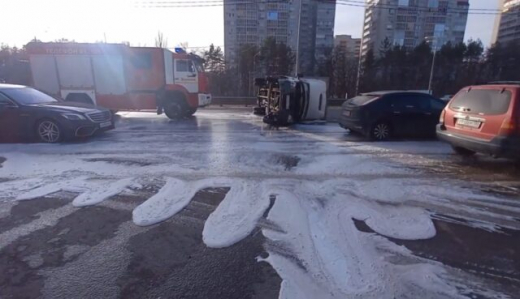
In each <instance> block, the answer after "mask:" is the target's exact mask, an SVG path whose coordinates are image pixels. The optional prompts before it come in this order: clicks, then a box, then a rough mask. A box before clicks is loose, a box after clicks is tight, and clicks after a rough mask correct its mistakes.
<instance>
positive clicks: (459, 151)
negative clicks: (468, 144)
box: [452, 146, 476, 157]
mask: <svg viewBox="0 0 520 299" xmlns="http://www.w3.org/2000/svg"><path fill="white" fill-rule="evenodd" d="M452 148H453V151H454V152H455V153H456V154H457V155H459V156H463V157H471V156H473V155H474V154H476V153H475V152H474V151H471V150H469V149H465V148H463V147H458V146H452Z"/></svg>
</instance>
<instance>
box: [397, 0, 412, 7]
mask: <svg viewBox="0 0 520 299" xmlns="http://www.w3.org/2000/svg"><path fill="white" fill-rule="evenodd" d="M398 5H399V6H408V5H410V0H399V3H398Z"/></svg>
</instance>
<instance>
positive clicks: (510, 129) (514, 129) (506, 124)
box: [499, 117, 520, 135]
mask: <svg viewBox="0 0 520 299" xmlns="http://www.w3.org/2000/svg"><path fill="white" fill-rule="evenodd" d="M519 131H520V126H519V121H518V119H516V118H510V117H508V118H506V119H504V121H503V122H502V126H500V131H499V134H500V135H518V133H519Z"/></svg>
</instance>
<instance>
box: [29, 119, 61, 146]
mask: <svg viewBox="0 0 520 299" xmlns="http://www.w3.org/2000/svg"><path fill="white" fill-rule="evenodd" d="M35 129H36V137H37V138H38V140H39V141H41V142H45V143H56V142H60V141H61V140H62V138H63V136H62V131H61V128H60V125H59V124H58V123H57V122H55V121H54V120H50V119H43V120H40V121H39V122H37V123H36V128H35Z"/></svg>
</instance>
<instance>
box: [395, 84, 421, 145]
mask: <svg viewBox="0 0 520 299" xmlns="http://www.w3.org/2000/svg"><path fill="white" fill-rule="evenodd" d="M391 114H392V115H391V118H392V126H393V129H394V134H396V135H401V136H410V135H416V132H417V129H416V128H417V125H418V124H420V123H421V117H422V111H421V110H420V109H419V105H418V102H417V100H416V97H415V96H414V95H412V94H405V93H403V94H394V95H392V97H391Z"/></svg>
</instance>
